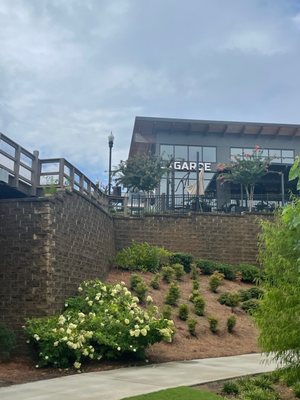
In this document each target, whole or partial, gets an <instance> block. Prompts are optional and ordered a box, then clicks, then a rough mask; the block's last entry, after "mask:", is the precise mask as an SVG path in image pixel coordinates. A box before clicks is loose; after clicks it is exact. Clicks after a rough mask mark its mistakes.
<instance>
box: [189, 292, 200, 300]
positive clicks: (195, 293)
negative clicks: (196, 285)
mask: <svg viewBox="0 0 300 400" xmlns="http://www.w3.org/2000/svg"><path fill="white" fill-rule="evenodd" d="M198 296H201V293H200V292H199V290H193V291H192V293H191V294H190V297H189V301H191V302H192V303H193V302H194V299H195V297H198Z"/></svg>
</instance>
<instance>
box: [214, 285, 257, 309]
mask: <svg viewBox="0 0 300 400" xmlns="http://www.w3.org/2000/svg"><path fill="white" fill-rule="evenodd" d="M263 294H264V291H263V290H262V289H260V288H259V287H253V288H250V289H246V290H240V291H239V292H226V293H222V294H221V295H220V296H219V298H218V301H219V303H220V304H223V305H225V306H228V307H232V308H234V307H237V306H238V305H239V304H240V303H242V304H241V308H242V309H243V310H244V311H246V312H247V313H249V314H252V313H253V312H254V310H256V309H257V307H258V305H259V299H260V298H261V297H262V296H263Z"/></svg>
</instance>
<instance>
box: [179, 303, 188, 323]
mask: <svg viewBox="0 0 300 400" xmlns="http://www.w3.org/2000/svg"><path fill="white" fill-rule="evenodd" d="M188 316H189V308H188V306H187V304H180V306H179V310H178V317H179V318H180V319H181V320H182V321H186V320H187V319H188Z"/></svg>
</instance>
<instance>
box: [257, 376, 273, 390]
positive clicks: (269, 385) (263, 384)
mask: <svg viewBox="0 0 300 400" xmlns="http://www.w3.org/2000/svg"><path fill="white" fill-rule="evenodd" d="M251 382H252V384H253V385H254V386H256V387H260V388H261V389H264V390H271V391H273V390H274V389H273V380H272V378H271V377H270V376H269V375H266V374H262V375H259V376H257V377H254V378H251Z"/></svg>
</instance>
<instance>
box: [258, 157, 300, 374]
mask: <svg viewBox="0 0 300 400" xmlns="http://www.w3.org/2000/svg"><path fill="white" fill-rule="evenodd" d="M299 176H300V169H299V162H297V161H296V164H295V165H294V167H293V169H292V173H291V177H292V179H294V178H296V177H299ZM260 259H261V262H262V265H263V268H264V279H263V280H262V283H261V285H262V287H263V288H264V289H265V295H264V297H263V299H262V300H261V304H260V307H259V309H258V311H257V313H256V316H255V318H256V322H257V324H258V327H259V328H260V337H259V342H260V345H261V348H262V350H263V351H265V352H267V353H269V354H270V355H271V356H272V357H274V358H275V359H276V360H278V361H280V362H283V363H284V364H286V365H287V366H288V367H293V368H292V369H291V371H292V372H293V371H294V372H295V371H296V373H297V376H298V378H299V375H300V200H299V199H295V200H294V201H293V202H292V203H291V204H288V205H286V206H285V207H284V208H283V210H282V211H280V212H278V213H277V215H276V216H275V221H264V222H263V223H262V234H261V250H260Z"/></svg>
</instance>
